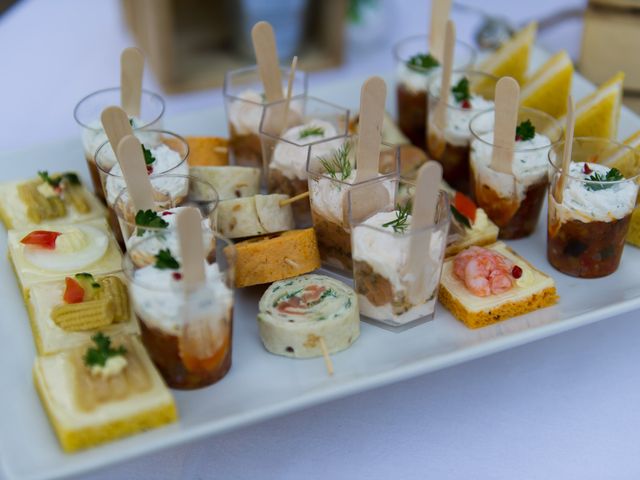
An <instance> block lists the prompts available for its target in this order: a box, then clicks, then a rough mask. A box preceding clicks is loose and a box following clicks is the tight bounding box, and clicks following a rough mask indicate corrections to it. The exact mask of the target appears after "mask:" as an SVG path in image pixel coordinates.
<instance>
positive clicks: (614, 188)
mask: <svg viewBox="0 0 640 480" xmlns="http://www.w3.org/2000/svg"><path fill="white" fill-rule="evenodd" d="M557 161H558V160H555V159H554V164H556V162H557ZM584 165H585V164H584V163H583V162H572V163H571V168H570V170H569V175H568V176H567V180H566V184H565V189H564V193H563V199H562V205H558V204H557V203H556V202H555V200H554V199H553V197H552V196H551V198H552V200H551V201H553V202H554V205H555V207H556V214H557V216H558V217H559V218H560V220H561V221H567V220H572V219H576V220H580V221H583V222H592V221H601V222H611V221H613V220H619V219H621V218H624V217H625V216H627V215H629V214H630V213H631V211H632V210H633V209H634V207H635V205H636V198H637V197H638V185H637V184H636V183H635V182H634V181H633V180H626V181H619V182H612V183H611V184H610V186H608V188H603V189H599V190H593V189H590V188H588V186H587V185H588V184H585V183H584V182H583V181H581V180H586V179H588V178H589V177H590V176H591V175H593V174H595V173H599V174H600V175H601V176H603V177H604V176H605V175H606V174H607V172H608V171H609V170H610V168H608V167H606V166H604V165H599V164H597V163H589V164H588V165H589V169H590V170H591V172H590V173H584ZM594 185H596V186H599V185H605V184H597V183H596V184H594Z"/></svg>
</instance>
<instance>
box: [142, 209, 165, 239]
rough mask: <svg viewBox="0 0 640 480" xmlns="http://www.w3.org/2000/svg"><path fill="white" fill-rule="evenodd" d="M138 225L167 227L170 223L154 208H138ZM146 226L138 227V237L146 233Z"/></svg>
mask: <svg viewBox="0 0 640 480" xmlns="http://www.w3.org/2000/svg"><path fill="white" fill-rule="evenodd" d="M136 225H137V226H139V227H151V228H167V227H168V226H169V223H168V222H167V221H166V220H164V219H163V218H162V217H160V216H159V215H158V214H157V213H156V212H154V211H153V210H138V213H136ZM144 232H145V230H144V228H138V237H141V236H142V235H144Z"/></svg>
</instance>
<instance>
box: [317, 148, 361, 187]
mask: <svg viewBox="0 0 640 480" xmlns="http://www.w3.org/2000/svg"><path fill="white" fill-rule="evenodd" d="M350 152H351V142H346V143H344V144H343V145H342V146H341V147H340V148H339V149H338V150H336V152H335V153H334V154H333V156H332V157H331V158H321V159H320V164H321V165H322V166H323V167H324V169H325V170H326V172H327V173H328V174H329V176H331V178H335V179H336V180H337V179H338V175H340V180H346V179H347V178H348V177H349V175H351V172H352V170H353V166H352V165H351V161H350V160H349V153H350Z"/></svg>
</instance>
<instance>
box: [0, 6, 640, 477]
mask: <svg viewBox="0 0 640 480" xmlns="http://www.w3.org/2000/svg"><path fill="white" fill-rule="evenodd" d="M389 1H390V2H391V7H390V8H391V11H393V12H394V19H393V20H392V22H391V24H390V27H389V28H388V30H389V34H388V36H387V38H386V39H384V40H382V44H381V46H378V47H375V48H372V49H370V50H369V51H354V50H353V49H352V50H350V51H349V52H348V54H347V64H346V65H345V66H344V67H342V68H340V69H337V70H332V71H328V72H322V73H316V74H313V75H312V77H311V88H312V89H313V86H317V85H321V84H323V83H325V82H330V81H332V80H334V79H336V78H339V77H345V76H348V75H350V74H356V73H357V74H362V73H364V72H371V73H372V74H373V73H378V72H381V71H388V70H389V69H391V68H392V61H391V56H390V45H391V44H392V43H393V41H395V40H396V39H397V38H398V37H401V36H404V35H406V34H409V33H413V32H416V33H418V32H421V31H425V29H426V26H425V24H426V20H424V19H426V11H427V5H426V2H423V1H409V0H389ZM468 2H469V3H471V0H468ZM477 3H478V4H482V5H483V8H485V9H487V10H490V11H493V12H499V13H501V14H503V15H506V16H509V17H510V18H513V19H515V20H516V21H518V22H523V21H525V20H527V19H530V18H536V17H539V16H542V15H545V14H548V13H549V12H552V11H554V10H555V9H557V8H558V7H559V6H562V7H566V6H570V5H580V4H581V3H582V1H581V0H570V1H569V0H568V1H563V2H559V1H557V0H537V1H536V2H526V3H525V2H514V1H509V0H503V1H500V0H491V1H485V2H477ZM455 16H456V19H457V20H458V31H459V33H461V34H462V36H466V37H467V38H470V36H471V31H472V28H473V26H474V25H477V21H476V19H475V18H472V17H470V16H467V15H461V14H456V15H455ZM579 35H580V23H579V22H570V23H568V24H567V25H564V26H562V27H561V28H558V29H556V30H554V31H550V32H546V33H544V34H542V35H541V36H540V39H539V43H540V44H541V45H542V46H545V47H547V48H549V49H550V50H556V49H558V48H567V49H568V50H569V51H570V53H571V54H572V56H574V58H575V57H576V56H577V52H578V49H579V39H580V36H579ZM130 44H131V39H130V37H129V35H128V33H127V32H126V31H125V29H124V27H123V26H122V24H121V22H120V12H119V9H118V6H117V2H115V1H112V0H100V1H98V0H92V1H86V0H85V1H81V0H57V1H51V0H29V1H27V0H23V1H22V2H20V3H19V4H18V5H17V6H15V7H14V8H13V9H12V10H10V11H9V12H8V13H7V14H6V15H4V16H3V17H0V58H1V59H2V69H1V70H0V72H1V73H0V78H1V80H0V82H1V85H2V88H0V105H1V106H2V110H1V112H2V120H0V127H2V128H0V150H10V149H18V148H21V147H25V146H27V145H31V144H33V143H43V142H48V141H54V140H57V139H60V138H61V137H69V136H71V135H76V134H77V130H76V126H75V124H74V122H73V118H72V109H73V106H74V105H75V103H76V102H77V100H78V99H79V98H80V97H81V96H82V95H84V94H86V93H88V92H91V91H93V90H96V89H98V88H101V87H103V86H106V85H114V84H116V83H117V82H118V62H119V53H120V51H121V49H122V48H123V47H125V46H127V45H130ZM145 86H147V87H148V88H150V89H152V90H158V87H157V84H156V82H155V81H154V79H153V78H152V75H151V74H147V75H146V77H145ZM219 104H221V96H220V91H219V90H211V91H207V92H199V93H192V94H184V95H174V96H170V97H168V98H167V110H168V115H172V114H177V113H180V112H186V111H189V110H194V109H201V108H206V107H210V106H213V105H219ZM4 168H11V167H10V166H7V165H5V166H4ZM637 319H638V312H634V313H630V314H627V315H623V316H620V317H616V318H612V319H609V320H606V321H602V322H600V323H597V324H594V325H591V326H588V327H583V328H581V329H578V330H574V331H572V332H568V333H564V334H562V335H558V336H555V337H553V338H549V339H546V340H541V341H538V342H535V343H533V344H529V345H526V346H524V347H520V348H518V349H514V350H510V351H506V352H503V353H500V354H496V355H492V356H490V357H486V358H483V359H480V360H476V361H473V362H470V363H466V364H463V365H460V366H457V367H453V368H448V369H446V370H442V371H439V372H436V373H432V374H429V375H425V376H422V377H420V378H417V379H414V380H410V381H405V382H402V383H399V384H396V385H392V386H388V387H386V388H383V389H379V390H374V391H371V392H367V393H363V394H359V395H355V396H352V397H349V398H346V399H343V400H338V401H334V402H331V403H328V404H324V405H320V406H318V407H314V408H311V409H308V410H305V411H302V412H298V413H294V414H291V415H288V416H285V417H281V418H277V419H274V420H270V421H267V422H263V423H261V424H258V425H254V426H251V427H247V428H243V429H241V430H238V431H235V432H232V433H228V434H225V435H220V436H217V437H213V438H210V439H205V440H202V441H198V442H196V443H193V444H189V445H185V446H182V447H178V448H173V449H169V450H166V451H163V452H160V453H157V454H153V455H149V456H147V457H143V458H139V459H136V460H133V461H130V462H126V463H123V464H121V465H117V466H114V467H110V468H108V469H104V470H101V471H98V472H95V473H93V474H91V475H88V476H87V478H92V479H96V480H97V479H105V480H106V479H113V478H126V479H129V478H131V479H147V478H202V479H205V478H220V479H254V478H267V479H301V478H322V479H334V478H336V479H342V478H345V479H346V478H348V479H354V478H368V479H389V478H391V479H395V478H402V479H405V478H407V479H413V478H415V479H424V478H433V479H442V478H447V479H448V478H451V479H509V480H511V479H514V478H518V479H538V478H539V479H549V478H563V479H574V478H576V479H578V478H579V479H602V478H615V479H625V478H629V479H636V478H640V446H639V445H640V433H639V430H640V383H639V380H638V379H639V375H638V368H637V365H640V349H639V348H638V341H637V339H638V338H640V322H638V321H637ZM0 394H1V392H0ZM0 428H1V426H0ZM34 454H37V452H34ZM1 455H2V452H0V456H1ZM1 475H2V474H1V473H0V477H1Z"/></svg>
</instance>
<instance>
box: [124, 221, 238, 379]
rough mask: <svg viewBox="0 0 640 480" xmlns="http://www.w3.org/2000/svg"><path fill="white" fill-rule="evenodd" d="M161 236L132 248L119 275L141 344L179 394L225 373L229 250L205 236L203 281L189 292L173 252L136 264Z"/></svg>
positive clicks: (232, 264) (230, 294)
mask: <svg viewBox="0 0 640 480" xmlns="http://www.w3.org/2000/svg"><path fill="white" fill-rule="evenodd" d="M194 233H196V232H194ZM164 235H165V233H162V232H155V233H153V234H151V235H149V236H147V237H146V238H145V239H144V240H141V241H140V242H138V243H136V244H135V245H133V246H132V247H131V249H130V250H129V251H128V252H127V254H126V255H125V258H124V261H123V270H124V273H125V275H126V277H127V280H128V282H129V293H130V297H131V300H132V302H133V308H134V311H135V313H136V316H137V318H138V320H139V322H140V330H141V337H142V342H143V343H144V345H145V347H146V349H147V352H148V353H149V356H150V357H151V360H152V361H153V363H154V364H155V366H156V367H157V368H158V371H159V372H160V374H161V375H162V377H163V378H164V380H165V382H166V383H167V385H168V386H169V387H171V388H176V389H180V390H192V389H197V388H203V387H206V386H208V385H211V384H213V383H215V382H217V381H219V380H220V379H222V378H223V377H224V376H225V375H226V374H227V372H228V371H229V369H230V368H231V346H232V331H233V306H234V286H233V285H234V274H235V258H236V255H235V247H234V246H233V244H232V243H231V241H229V240H228V239H226V238H224V237H222V236H221V235H219V234H217V233H211V235H212V236H213V241H212V242H210V243H209V244H208V245H205V253H206V254H207V259H208V260H207V261H206V262H205V275H206V281H205V282H204V284H203V285H202V286H201V287H199V288H197V289H196V290H191V289H187V288H186V286H185V285H184V283H183V281H182V270H181V264H180V260H179V258H180V257H179V255H178V251H177V250H176V249H175V248H169V247H167V248H165V249H163V251H162V253H159V254H158V255H157V256H154V257H152V258H151V259H150V260H149V261H148V262H145V263H140V262H139V261H138V260H139V259H140V258H142V257H143V256H144V255H143V254H145V253H146V252H147V251H149V250H150V249H153V248H155V247H154V245H155V244H157V243H159V242H163V241H164V238H163V236H164Z"/></svg>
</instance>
